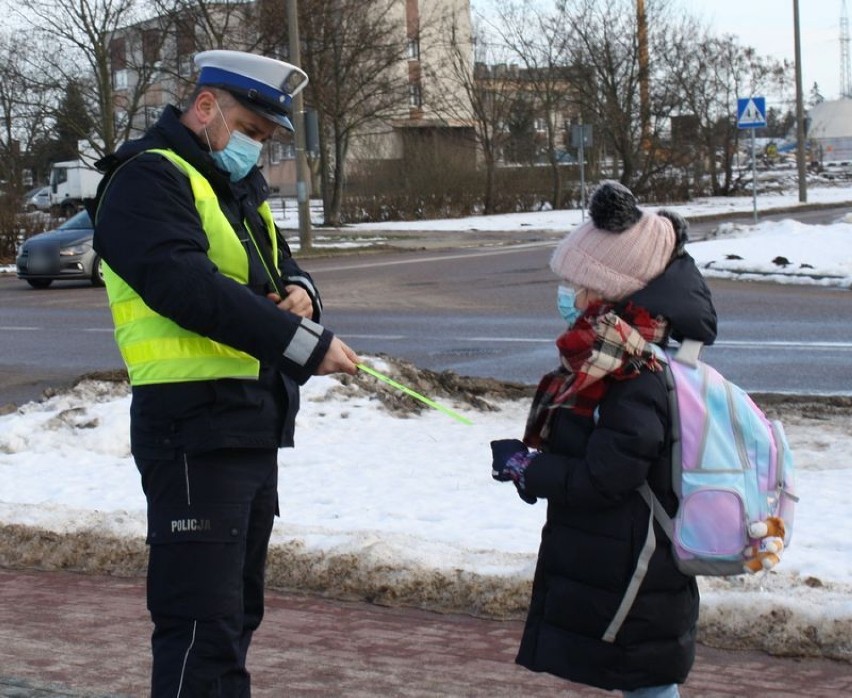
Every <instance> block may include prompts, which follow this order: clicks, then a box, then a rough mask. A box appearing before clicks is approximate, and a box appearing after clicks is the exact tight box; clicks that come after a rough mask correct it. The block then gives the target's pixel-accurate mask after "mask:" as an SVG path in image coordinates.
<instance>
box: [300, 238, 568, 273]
mask: <svg viewBox="0 0 852 698" xmlns="http://www.w3.org/2000/svg"><path fill="white" fill-rule="evenodd" d="M558 242H559V241H558V240H549V241H543V242H524V243H521V244H519V245H512V246H511V247H501V248H500V249H499V250H485V251H483V250H478V251H473V252H470V253H469V254H451V255H440V256H438V255H436V256H433V257H418V258H417V259H400V260H397V261H394V262H367V263H362V264H340V265H338V266H336V267H322V268H317V269H316V270H315V273H320V272H326V271H348V270H351V269H373V268H376V267H395V266H398V265H402V264H425V263H429V262H446V261H450V260H455V259H471V258H474V257H494V256H496V255H503V254H513V253H515V252H517V251H518V250H520V249H534V248H536V247H556V245H557V244H558Z"/></svg>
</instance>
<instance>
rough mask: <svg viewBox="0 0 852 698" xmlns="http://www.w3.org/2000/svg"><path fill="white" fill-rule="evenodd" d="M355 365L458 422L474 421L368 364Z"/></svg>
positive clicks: (468, 422) (467, 422)
mask: <svg viewBox="0 0 852 698" xmlns="http://www.w3.org/2000/svg"><path fill="white" fill-rule="evenodd" d="M355 365H356V366H357V367H358V368H360V369H361V370H362V371H364V373H369V374H370V375H371V376H374V377H375V378H378V379H379V380H380V381H384V382H385V383H387V384H388V385H389V386H391V387H392V388H396V389H397V390H401V391H402V392H403V393H405V394H406V395H410V396H411V397H413V398H415V399H416V400H420V402H422V403H424V404H426V405H429V407H431V408H433V409H436V410H438V412H443V413H444V414H446V415H448V416H450V417H452V418H453V419H455V420H456V421H458V422H461V423H462V424H473V422H471V421H470V420H469V419H468V418H467V417H464V416H462V415H460V414H459V413H458V412H453V411H452V410H451V409H449V408H448V407H444V406H443V405H439V404H438V403H437V402H435V401H434V400H430V399H429V398H428V397H425V396H424V395H421V394H420V393H415V392H414V391H413V390H412V389H411V388H406V387H405V386H404V385H400V384H399V383H397V382H396V381H395V380H393V379H391V378H388V377H387V376H385V375H384V374H381V373H379V372H378V371H377V370H375V369H374V368H370V367H369V366H367V365H366V364H355Z"/></svg>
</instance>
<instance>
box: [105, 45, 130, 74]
mask: <svg viewBox="0 0 852 698" xmlns="http://www.w3.org/2000/svg"><path fill="white" fill-rule="evenodd" d="M109 62H110V65H111V66H112V71H113V72H114V73H117V72H118V71H119V70H124V69H125V68H126V67H127V51H126V50H125V45H124V37H119V38H117V39H113V40H112V41H110V42H109Z"/></svg>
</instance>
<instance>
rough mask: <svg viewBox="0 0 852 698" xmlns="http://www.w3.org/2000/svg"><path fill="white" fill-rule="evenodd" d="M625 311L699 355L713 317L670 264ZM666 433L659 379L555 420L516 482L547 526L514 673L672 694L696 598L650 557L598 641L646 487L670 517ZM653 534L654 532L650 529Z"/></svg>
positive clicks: (660, 550)
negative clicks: (610, 629)
mask: <svg viewBox="0 0 852 698" xmlns="http://www.w3.org/2000/svg"><path fill="white" fill-rule="evenodd" d="M629 300H632V301H633V302H634V303H637V304H639V305H642V306H643V307H645V308H646V309H647V310H649V311H650V312H651V314H652V315H663V316H665V317H667V318H668V320H669V322H670V327H671V331H672V334H673V335H674V336H676V337H681V338H682V337H689V338H692V339H698V340H701V341H703V342H704V343H705V344H711V343H712V342H713V340H714V339H715V336H716V313H715V310H714V309H713V304H712V301H711V299H710V293H709V290H708V289H707V286H706V285H705V283H704V280H703V279H702V278H701V275H700V273H699V272H698V270H697V268H696V267H695V264H694V263H693V261H692V259H691V258H690V257H689V256H687V255H684V256H682V257H679V258H677V259H676V260H675V261H674V262H673V263H672V264H671V265H670V266H669V267H668V269H667V270H666V271H665V272H663V274H662V275H661V276H659V277H658V278H657V279H654V280H653V281H652V282H651V283H650V284H649V285H648V286H647V287H646V288H644V289H642V290H641V291H639V292H637V293H636V294H634V295H633V296H632V297H631V298H630V299H629ZM670 440H671V431H670V427H669V407H668V398H667V391H666V385H665V378H664V374H663V373H662V372H656V373H655V372H653V371H650V370H648V369H645V370H643V371H642V372H641V373H640V374H639V376H637V377H636V378H634V379H631V380H623V381H611V383H610V385H609V388H608V390H607V392H606V395H605V396H604V398H603V400H602V401H601V402H600V404H599V406H598V411H597V414H596V416H595V418H587V417H581V416H578V415H576V414H575V413H574V412H572V411H570V410H558V411H557V412H556V414H555V415H554V417H553V422H552V428H551V435H550V439H549V442H548V446H547V449H546V452H543V453H542V454H540V455H538V456H536V457H535V458H534V459H533V460H532V462H531V463H530V465H529V467H528V468H527V470H526V474H525V476H526V490H527V492H528V493H529V494H531V495H534V496H537V497H545V498H547V500H548V504H547V521H546V523H545V526H544V529H543V531H542V540H541V548H540V550H539V556H538V564H537V567H536V572H535V578H534V582H533V592H532V601H531V605H530V610H529V614H528V617H527V622H526V627H525V629H524V634H523V639H522V641H521V647H520V650H519V653H518V657H517V662H518V663H519V664H521V665H523V666H525V667H527V668H529V669H532V670H534V671H546V672H549V673H552V674H556V675H557V676H561V677H563V678H567V679H570V680H572V681H576V682H578V683H584V684H588V685H592V686H598V687H600V688H605V689H622V690H631V689H636V688H641V687H645V686H656V685H663V684H670V683H682V682H683V681H684V680H685V679H686V676H687V674H688V672H689V670H690V668H691V666H692V662H693V659H694V656H695V629H696V623H697V620H698V603H699V598H698V587H697V585H696V582H695V579H694V578H693V577H687V576H685V575H683V574H681V573H680V572H679V571H678V570H677V569H676V567H675V564H674V561H673V559H672V554H671V546H670V545H669V544H668V539H667V538H666V537H665V534H664V533H663V532H662V530H661V529H660V528H659V526H657V528H656V536H657V542H658V545H657V548H656V551H655V553H654V555H653V557H652V559H651V562H650V566H649V569H648V574H647V576H646V578H645V580H644V582H643V584H642V586H641V588H640V590H639V594H638V596H637V598H636V601H635V603H634V604H633V606H632V608H631V611H630V613H629V615H628V616H627V618H626V620H625V622H624V624H623V626H622V627H621V630H620V631H619V633H618V635H617V636H616V639H615V642H614V643H607V642H604V641H603V640H602V639H601V637H602V635H603V634H604V631H605V630H606V628H607V626H608V625H609V623H610V621H611V620H612V617H613V616H614V615H615V612H616V609H617V608H618V604H619V603H620V601H621V599H622V596H623V595H624V592H625V589H626V588H627V584H628V582H629V580H630V578H631V576H632V575H633V571H634V569H635V567H636V561H637V558H638V555H639V551H640V550H641V548H642V545H643V543H644V541H645V536H646V533H647V530H648V522H649V513H650V512H649V510H648V506H647V505H646V504H645V502H644V501H643V500H642V498H641V497H640V495H639V494H638V493H637V492H636V488H637V487H639V485H641V484H642V483H643V482H644V481H645V480H646V479H647V480H648V482H649V484H650V485H651V487H652V489H653V490H654V492H655V493H656V494H657V496H658V497H659V498H660V501H661V502H662V503H663V505H664V506H665V507H666V508H667V509H668V511H669V513H670V514H673V513H674V511H675V509H676V506H677V503H676V499H675V496H674V492H673V491H672V483H671V459H670V445H671V441H670ZM654 525H655V526H656V524H654Z"/></svg>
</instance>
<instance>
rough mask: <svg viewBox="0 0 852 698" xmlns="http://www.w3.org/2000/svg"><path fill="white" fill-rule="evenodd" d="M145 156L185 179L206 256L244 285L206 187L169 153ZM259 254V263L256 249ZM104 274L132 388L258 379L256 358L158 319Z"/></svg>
mask: <svg viewBox="0 0 852 698" xmlns="http://www.w3.org/2000/svg"><path fill="white" fill-rule="evenodd" d="M145 152H148V153H158V154H160V155H162V156H163V157H165V158H167V159H168V160H170V161H171V162H172V163H174V165H175V166H176V167H177V168H178V169H179V170H180V171H182V172H183V173H185V174H186V176H187V177H188V178H189V183H190V185H191V186H192V194H193V196H194V197H195V208H196V209H197V210H198V215H199V216H200V217H201V225H202V227H203V228H204V232H205V234H206V235H207V240H208V242H209V244H210V248H209V250H208V251H207V255H208V256H209V257H210V260H211V261H212V262H213V263H214V264H215V265H216V266H217V267H218V269H219V271H220V272H221V273H222V274H224V275H225V276H228V277H230V278H232V279H234V280H235V281H238V282H239V283H241V284H247V283H248V277H249V259H248V254H247V252H246V249H245V247H244V246H243V243H242V242H241V241H240V239H239V237H238V235H237V233H236V232H235V231H234V228H233V226H232V225H231V224H230V222H229V221H228V219H227V218H226V216H225V214H224V213H222V209H221V208H220V206H219V200H218V198H217V197H216V193H215V192H214V191H213V187H212V186H211V185H210V182H208V181H207V179H206V178H205V177H204V176H203V175H202V174H201V173H200V172H199V171H198V170H196V169H195V168H194V167H193V166H192V165H190V164H189V163H188V162H187V161H186V160H184V159H183V158H181V157H180V156H178V155H177V154H176V153H174V152H173V151H171V150H165V149H159V148H155V149H151V150H147V151H145ZM258 212H259V213H260V215H261V217H262V218H263V220H264V222H265V223H266V228H267V232H268V234H269V240H270V243H271V245H272V259H278V246H277V236H276V228H275V223H274V222H273V220H272V211H271V210H270V209H269V204H267V203H266V202H264V203H263V204H261V206H260V207H259V209H258ZM249 237H251V236H249ZM252 241H253V242H254V240H253V238H252ZM255 244H256V243H255ZM258 254H259V256H260V259H261V260H263V255H262V254H260V251H259V250H258ZM265 264H266V262H264V265H265ZM103 269H104V281H105V282H106V290H107V295H108V297H109V307H110V311H111V312H112V319H113V322H114V324H115V341H116V344H118V348H119V350H120V351H121V356H122V358H123V359H124V363H125V365H126V366H127V372H128V375H129V376H130V383H131V385H150V384H154V383H180V382H184V381H200V380H212V379H217V378H245V379H253V380H256V379H257V377H258V374H259V371H260V362H259V361H258V360H257V359H255V358H254V357H252V356H250V355H249V354H246V353H245V352H242V351H239V350H237V349H234V348H233V347H229V346H227V345H225V344H220V343H219V342H215V341H213V340H212V339H209V338H208V337H203V336H201V335H199V334H196V333H195V332H191V331H189V330H186V329H184V328H183V327H181V326H180V325H178V324H176V323H175V322H173V321H172V320H169V319H168V318H166V317H163V316H162V315H159V314H158V313H156V312H154V311H153V310H151V308H149V307H148V306H147V305H146V304H145V302H144V301H143V300H142V298H141V297H140V296H139V294H138V293H136V291H134V290H133V289H132V288H131V287H130V286H129V285H128V284H127V283H126V282H125V281H124V280H123V279H122V278H121V277H120V276H118V274H116V273H115V272H114V271H113V270H112V269H110V268H109V265H108V264H106V263H104V265H103ZM266 271H267V274H268V275H270V277H271V275H272V274H273V273H276V270H270V269H267V270H266Z"/></svg>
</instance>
